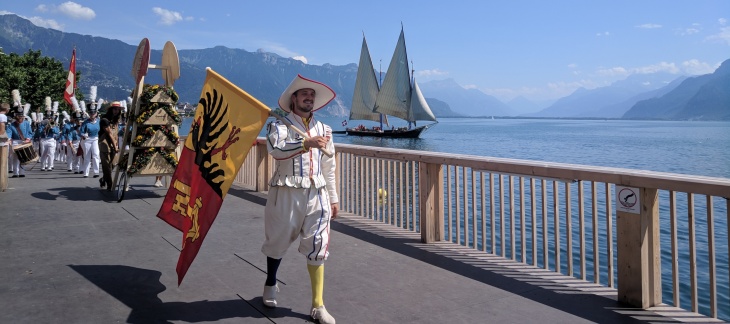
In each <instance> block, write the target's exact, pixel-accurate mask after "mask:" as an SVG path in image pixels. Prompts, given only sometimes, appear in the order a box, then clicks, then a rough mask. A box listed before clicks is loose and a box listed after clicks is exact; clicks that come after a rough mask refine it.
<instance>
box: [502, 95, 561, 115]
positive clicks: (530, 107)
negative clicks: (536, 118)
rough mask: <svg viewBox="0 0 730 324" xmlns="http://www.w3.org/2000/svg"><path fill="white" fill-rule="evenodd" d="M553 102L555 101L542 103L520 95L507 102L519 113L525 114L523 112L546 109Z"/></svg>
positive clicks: (529, 112) (528, 112)
mask: <svg viewBox="0 0 730 324" xmlns="http://www.w3.org/2000/svg"><path fill="white" fill-rule="evenodd" d="M553 102H554V101H550V102H548V103H545V102H542V103H540V102H535V101H532V100H529V99H527V98H525V97H523V96H519V97H516V98H514V99H512V100H510V101H508V102H507V103H506V104H507V106H508V107H510V108H511V109H512V110H513V111H514V112H515V113H517V114H518V115H523V114H531V113H535V112H538V111H540V110H542V109H545V108H546V107H548V106H550V105H551V104H552V103H553Z"/></svg>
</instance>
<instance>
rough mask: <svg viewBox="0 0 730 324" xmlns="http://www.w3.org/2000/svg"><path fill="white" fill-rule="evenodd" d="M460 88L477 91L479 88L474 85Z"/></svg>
mask: <svg viewBox="0 0 730 324" xmlns="http://www.w3.org/2000/svg"><path fill="white" fill-rule="evenodd" d="M462 88H464V89H466V90H471V89H479V87H477V85H476V84H467V85H465V86H463V87H462Z"/></svg>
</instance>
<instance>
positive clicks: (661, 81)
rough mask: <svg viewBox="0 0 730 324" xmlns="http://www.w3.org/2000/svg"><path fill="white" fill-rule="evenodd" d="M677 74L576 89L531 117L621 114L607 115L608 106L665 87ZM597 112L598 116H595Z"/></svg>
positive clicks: (633, 77) (638, 76)
mask: <svg viewBox="0 0 730 324" xmlns="http://www.w3.org/2000/svg"><path fill="white" fill-rule="evenodd" d="M676 78H677V76H676V75H672V74H669V73H653V74H633V75H631V76H629V77H628V78H626V79H625V80H622V81H617V82H614V83H612V84H611V85H610V86H606V87H601V88H596V89H591V90H587V89H585V88H579V89H578V90H576V91H575V92H573V93H572V94H571V95H569V96H567V97H564V98H561V99H559V100H558V101H556V102H555V103H554V104H552V105H551V106H549V107H547V108H545V109H543V110H541V111H539V112H537V113H534V114H528V116H533V117H607V116H605V115H614V116H616V117H619V116H620V114H616V113H613V112H610V111H609V110H610V108H608V107H610V106H613V107H614V109H617V108H620V107H621V105H620V104H621V103H623V102H625V101H627V100H629V99H630V98H632V97H634V96H637V95H639V94H641V93H645V92H648V91H653V90H656V89H659V88H661V87H664V86H666V85H667V84H669V83H670V82H671V81H672V80H674V79H676ZM599 112H600V114H601V115H604V116H598V115H599Z"/></svg>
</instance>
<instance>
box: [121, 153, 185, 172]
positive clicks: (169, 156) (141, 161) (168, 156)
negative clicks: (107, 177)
mask: <svg viewBox="0 0 730 324" xmlns="http://www.w3.org/2000/svg"><path fill="white" fill-rule="evenodd" d="M155 153H159V154H160V155H161V156H162V157H163V158H164V159H165V161H167V163H169V164H170V165H172V166H173V167H175V168H177V156H176V155H175V150H174V149H165V148H161V147H150V148H145V149H137V150H135V151H134V161H133V162H132V165H131V166H129V169H127V163H126V161H128V160H129V153H125V154H124V155H122V158H121V159H119V163H120V164H119V166H120V168H121V169H122V170H126V171H127V175H129V176H131V175H133V174H136V173H137V172H139V170H142V169H143V168H144V167H145V166H147V164H149V163H150V160H152V157H153V156H154V155H155Z"/></svg>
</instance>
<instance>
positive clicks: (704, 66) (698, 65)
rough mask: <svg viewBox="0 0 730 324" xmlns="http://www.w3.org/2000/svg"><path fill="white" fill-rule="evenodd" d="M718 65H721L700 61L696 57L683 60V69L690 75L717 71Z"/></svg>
mask: <svg viewBox="0 0 730 324" xmlns="http://www.w3.org/2000/svg"><path fill="white" fill-rule="evenodd" d="M718 67H720V64H719V63H718V64H715V65H713V64H709V63H706V62H700V61H699V60H696V59H692V60H689V61H684V62H682V70H683V71H684V72H685V73H686V74H689V75H700V74H708V73H712V72H715V70H716V69H717V68H718Z"/></svg>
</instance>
